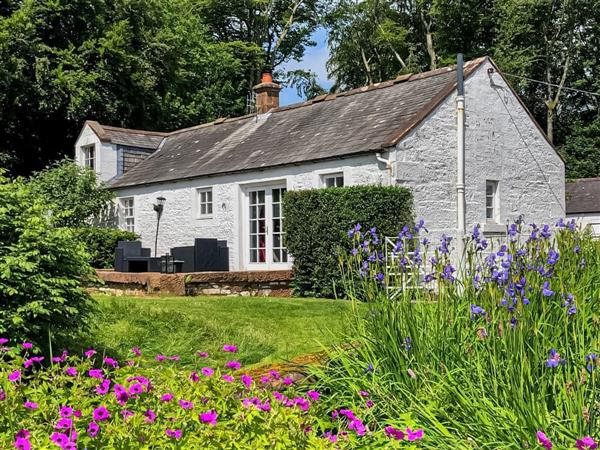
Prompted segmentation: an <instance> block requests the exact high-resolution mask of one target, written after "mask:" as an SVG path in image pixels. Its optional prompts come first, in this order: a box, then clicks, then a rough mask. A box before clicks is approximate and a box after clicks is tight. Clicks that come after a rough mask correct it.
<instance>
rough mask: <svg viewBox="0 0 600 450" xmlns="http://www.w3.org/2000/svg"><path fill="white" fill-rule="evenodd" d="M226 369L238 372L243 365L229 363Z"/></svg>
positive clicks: (237, 362)
mask: <svg viewBox="0 0 600 450" xmlns="http://www.w3.org/2000/svg"><path fill="white" fill-rule="evenodd" d="M225 367H227V368H229V369H233V370H238V369H239V368H240V367H242V365H241V364H240V362H239V361H229V362H227V363H226V364H225Z"/></svg>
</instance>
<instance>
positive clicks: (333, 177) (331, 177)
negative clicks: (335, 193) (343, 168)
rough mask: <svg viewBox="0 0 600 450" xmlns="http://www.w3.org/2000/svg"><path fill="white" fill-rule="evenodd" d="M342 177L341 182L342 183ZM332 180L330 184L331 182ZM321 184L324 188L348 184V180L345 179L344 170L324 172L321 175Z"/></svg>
mask: <svg viewBox="0 0 600 450" xmlns="http://www.w3.org/2000/svg"><path fill="white" fill-rule="evenodd" d="M340 179H341V184H340ZM330 182H332V185H331V186H330V185H329V183H330ZM321 185H322V186H323V187H324V188H331V187H343V186H345V185H346V180H345V179H344V172H332V173H324V174H322V175H321Z"/></svg>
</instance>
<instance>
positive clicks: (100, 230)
mask: <svg viewBox="0 0 600 450" xmlns="http://www.w3.org/2000/svg"><path fill="white" fill-rule="evenodd" d="M74 232H75V235H76V236H77V237H78V238H79V240H80V242H82V243H83V244H84V245H85V246H86V249H87V251H88V253H89V255H90V259H89V263H90V265H91V266H92V267H95V268H97V269H110V268H112V267H113V266H114V263H115V248H116V247H117V243H118V242H119V241H134V240H136V239H138V237H139V236H138V235H137V234H135V233H133V232H131V231H125V230H119V229H116V228H104V227H82V228H76V229H74Z"/></svg>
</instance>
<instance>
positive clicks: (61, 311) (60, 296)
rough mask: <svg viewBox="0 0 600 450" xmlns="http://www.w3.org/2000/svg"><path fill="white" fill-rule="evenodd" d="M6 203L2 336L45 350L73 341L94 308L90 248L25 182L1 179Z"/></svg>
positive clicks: (0, 254) (0, 282)
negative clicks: (52, 341) (87, 283)
mask: <svg viewBox="0 0 600 450" xmlns="http://www.w3.org/2000/svg"><path fill="white" fill-rule="evenodd" d="M0 198H2V204H1V205H0V303H1V304H2V308H1V311H0V334H3V335H8V336H11V337H13V338H21V339H24V338H28V339H30V340H32V341H34V342H36V343H37V344H38V345H40V346H43V345H44V344H45V343H47V342H48V337H49V335H50V334H51V335H52V336H54V337H56V338H57V339H61V338H65V337H69V336H72V335H73V334H74V332H75V331H77V330H78V329H80V328H84V327H85V326H86V324H87V318H88V314H89V312H90V310H91V308H92V304H91V300H90V298H89V296H88V295H87V294H86V293H85V291H84V290H83V288H82V287H81V280H82V279H83V278H86V277H89V276H91V275H92V269H91V267H90V265H89V264H88V262H87V260H88V255H87V253H86V252H85V249H84V247H83V246H82V245H81V244H80V243H78V242H77V240H76V238H75V237H74V236H73V233H72V232H71V231H70V230H69V229H67V228H59V227H56V226H55V223H54V218H53V216H52V215H51V214H50V211H49V209H48V206H47V205H46V204H45V203H44V202H43V201H42V200H41V199H40V198H38V197H37V196H36V195H34V194H33V193H31V192H30V190H29V188H28V187H27V186H26V185H25V184H24V183H23V182H21V181H14V182H11V181H9V180H7V179H6V178H3V177H1V176H0Z"/></svg>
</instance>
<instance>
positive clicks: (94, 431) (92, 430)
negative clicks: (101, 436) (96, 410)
mask: <svg viewBox="0 0 600 450" xmlns="http://www.w3.org/2000/svg"><path fill="white" fill-rule="evenodd" d="M87 432H88V434H89V435H90V437H93V438H94V437H96V436H97V435H98V433H99V432H100V425H98V424H97V423H96V422H90V424H89V425H88V428H87Z"/></svg>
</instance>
